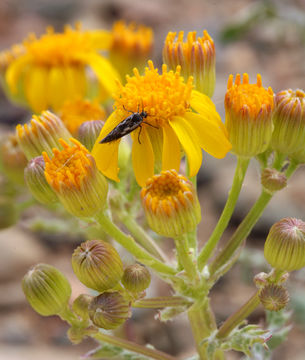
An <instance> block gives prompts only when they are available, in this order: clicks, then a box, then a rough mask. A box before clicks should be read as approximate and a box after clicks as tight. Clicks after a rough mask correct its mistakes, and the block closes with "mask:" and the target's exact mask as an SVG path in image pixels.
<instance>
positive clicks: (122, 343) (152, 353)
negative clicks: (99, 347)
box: [93, 332, 175, 360]
mask: <svg viewBox="0 0 305 360" xmlns="http://www.w3.org/2000/svg"><path fill="white" fill-rule="evenodd" d="M93 337H94V338H95V339H96V340H99V341H103V342H105V343H107V344H111V345H114V346H118V347H120V348H122V349H126V350H129V351H133V352H135V353H136V354H141V355H144V356H147V357H149V358H151V359H156V360H175V358H174V357H173V356H170V355H167V354H165V353H163V352H162V351H159V350H154V349H151V348H148V347H146V346H143V345H138V344H135V343H133V342H131V341H128V340H124V339H120V338H117V337H115V336H112V335H106V334H104V333H101V332H99V333H97V334H95V335H93Z"/></svg>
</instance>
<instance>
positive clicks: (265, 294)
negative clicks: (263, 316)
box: [259, 284, 289, 311]
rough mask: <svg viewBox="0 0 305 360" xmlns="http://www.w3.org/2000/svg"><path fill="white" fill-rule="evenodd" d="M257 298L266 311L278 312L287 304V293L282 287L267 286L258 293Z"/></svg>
mask: <svg viewBox="0 0 305 360" xmlns="http://www.w3.org/2000/svg"><path fill="white" fill-rule="evenodd" d="M259 298H260V301H261V303H262V305H263V306H264V308H265V309H266V310H269V311H279V310H281V309H283V308H284V307H285V306H286V305H287V304H288V302H289V293H288V291H287V290H286V289H285V288H284V286H282V285H276V284H268V285H266V286H265V287H264V288H263V289H262V290H261V291H260V293H259Z"/></svg>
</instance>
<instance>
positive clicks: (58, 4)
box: [0, 0, 305, 360]
mask: <svg viewBox="0 0 305 360" xmlns="http://www.w3.org/2000/svg"><path fill="white" fill-rule="evenodd" d="M120 19H123V20H126V21H127V22H130V21H135V22H136V23H141V24H144V25H146V26H150V27H152V29H153V30H154V34H155V46H154V54H153V60H154V62H155V63H156V64H158V65H160V64H161V62H162V47H163V43H164V39H165V36H166V34H167V32H168V31H180V30H184V31H185V32H188V31H193V30H196V31H198V33H199V34H200V35H201V34H202V30H203V29H207V30H208V32H209V34H210V35H211V36H212V38H213V39H214V41H215V45H216V59H217V65H216V74H217V75H216V91H215V95H214V98H213V99H214V101H215V103H216V105H217V108H218V110H219V112H220V113H221V114H222V115H223V114H224V109H223V99H224V94H225V91H226V82H227V79H228V76H229V74H231V73H232V74H236V73H243V72H247V73H248V74H249V76H250V80H251V81H252V82H253V81H255V79H256V74H257V73H260V74H261V75H262V79H263V85H264V86H271V87H272V88H273V90H274V92H278V91H280V90H283V89H287V88H292V89H296V88H300V89H302V88H303V89H304V87H305V61H304V55H305V54H304V46H305V1H304V0H293V1H289V0H286V1H285V0H277V1H276V0H274V1H250V0H249V1H248V0H243V1H242V0H214V1H203V0H154V1H151V0H87V1H82V0H26V1H20V0H1V1H0V50H4V49H6V48H9V47H10V46H11V45H13V44H15V43H19V42H20V41H22V40H23V38H24V37H25V36H26V35H27V34H28V33H30V32H35V33H36V34H37V35H39V34H42V33H43V32H44V31H45V28H46V26H48V25H52V26H53V27H54V28H55V30H57V31H61V30H62V28H63V26H64V25H65V24H71V25H73V24H74V23H75V22H76V21H81V22H82V24H83V28H84V29H97V28H106V29H111V27H112V24H113V22H114V21H116V20H120ZM29 116H30V113H28V112H27V111H26V110H24V109H22V108H18V107H16V106H14V105H12V104H11V103H10V102H9V101H8V100H7V99H6V98H5V95H4V93H3V92H1V90H0V132H1V134H2V137H3V134H6V133H7V132H8V131H9V130H13V128H14V126H15V125H16V124H18V123H20V122H23V121H24V120H26V119H28V118H29ZM234 165H235V158H234V157H233V156H231V155H228V156H227V157H226V158H225V159H223V160H216V159H214V158H210V157H209V156H208V155H207V154H205V155H204V163H203V167H202V169H201V171H200V173H199V176H198V191H199V197H200V203H201V206H202V213H203V220H202V222H201V224H200V227H199V238H200V242H201V244H203V243H204V241H206V240H207V238H208V237H209V235H210V234H211V232H212V229H213V227H214V225H215V224H216V221H217V219H218V217H219V215H220V213H221V210H222V208H223V205H224V202H225V199H226V196H227V193H228V190H229V188H230V185H231V181H232V177H233V173H234ZM259 191H260V179H259V166H258V164H257V163H256V162H255V161H254V160H253V161H252V163H251V166H250V169H249V171H248V174H247V176H246V180H245V184H244V188H243V190H242V194H241V198H240V200H239V202H238V206H237V210H236V212H235V214H234V216H233V218H232V221H231V223H230V227H229V229H228V231H227V232H226V234H225V236H224V241H225V240H226V239H227V238H228V237H229V236H230V234H231V233H232V232H233V231H234V229H235V228H236V226H237V225H238V224H239V222H240V221H241V219H242V218H243V217H244V215H245V214H246V213H247V211H248V210H249V208H250V207H251V205H252V203H253V202H254V201H255V200H256V198H257V196H258V194H259ZM2 215H4V214H2ZM0 216H1V213H0ZM43 216H48V213H47V212H46V213H44V210H43V209H42V208H41V207H38V208H37V207H32V208H29V209H27V210H26V211H25V213H24V214H23V216H22V217H21V219H19V221H18V223H17V224H16V225H14V226H12V227H10V228H8V229H5V230H1V231H0V324H1V326H0V360H7V359H10V360H19V359H22V360H36V359H43V360H49V359H54V358H58V359H62V360H69V359H78V358H80V357H81V356H82V354H85V353H86V352H87V351H88V350H89V349H92V348H93V347H94V346H95V345H94V343H93V341H87V342H84V343H82V344H80V345H77V346H72V345H71V344H70V343H69V341H68V339H67V337H66V330H67V326H66V325H65V324H64V323H63V322H62V321H61V320H59V319H58V318H57V317H49V318H42V317H40V316H39V315H37V314H36V313H35V312H34V311H33V310H32V309H31V308H30V306H29V305H28V304H27V303H26V302H25V299H24V296H23V293H22V291H21V286H20V282H21V279H22V277H23V275H24V274H25V272H26V271H27V270H28V268H29V267H30V266H31V265H33V264H35V263H38V262H47V263H50V264H52V265H54V266H56V267H58V268H59V269H60V270H61V271H63V272H64V273H65V274H66V275H67V276H68V278H69V280H70V281H71V284H72V288H73V294H74V297H75V296H77V295H78V294H79V293H80V292H82V291H84V288H83V287H82V285H81V284H80V283H79V281H78V280H77V279H76V277H75V276H74V274H73V273H72V268H71V265H70V259H71V254H72V251H73V249H74V248H75V246H77V245H78V244H79V243H80V242H81V241H82V240H83V236H82V233H81V231H78V232H73V231H72V230H71V231H70V232H69V233H68V232H67V225H68V227H69V226H70V229H73V227H74V226H73V221H72V222H71V224H70V223H69V221H70V220H67V221H66V223H65V226H63V224H62V222H60V219H53V222H52V223H50V227H49V228H48V229H45V228H43V227H42V226H41V223H40V218H41V217H43ZM287 216H290V217H297V218H300V219H302V220H305V170H304V169H302V168H301V169H299V170H298V171H297V173H296V174H295V175H294V176H293V177H292V179H291V181H290V184H289V186H288V187H287V188H286V189H285V190H283V191H282V192H281V193H279V194H277V195H276V196H275V198H274V199H273V200H272V202H271V204H270V205H269V206H268V207H267V209H266V211H265V214H264V216H263V217H262V219H261V220H260V221H259V223H258V224H257V225H256V227H255V229H254V230H253V232H252V233H251V235H250V237H249V240H248V242H247V247H245V248H244V250H243V252H242V255H241V258H240V260H239V261H238V263H237V264H236V265H235V266H234V268H233V269H232V270H231V271H230V272H229V273H228V274H227V275H226V276H225V277H224V278H223V279H222V280H221V281H220V282H219V283H218V284H217V285H216V287H215V288H214V289H213V291H212V293H211V297H212V306H213V309H214V311H215V313H216V317H217V322H218V323H221V322H222V321H224V320H225V319H226V318H227V317H228V316H229V315H230V314H231V313H232V312H234V311H235V310H236V309H237V308H238V307H239V306H240V305H241V304H243V302H245V301H246V300H247V299H248V297H249V295H250V294H251V293H252V292H254V291H255V287H254V285H253V281H252V279H253V276H254V275H255V274H257V273H258V272H261V271H268V265H267V263H266V261H265V260H264V257H263V254H262V248H263V244H264V239H265V237H266V235H267V233H268V230H269V228H270V226H271V225H272V224H273V223H274V222H275V221H277V220H280V219H281V218H283V217H287ZM164 247H165V249H167V250H168V252H169V253H170V252H172V251H173V250H172V249H173V245H172V244H170V243H169V244H168V243H165V244H164ZM122 256H123V259H124V256H126V255H124V254H123V255H122ZM304 279H305V270H304V269H303V270H301V271H298V272H296V273H294V274H292V276H291V278H290V281H289V283H288V287H289V292H290V295H291V302H290V305H289V309H291V310H292V312H293V313H292V315H291V318H290V319H289V320H288V324H293V327H292V329H291V330H290V332H289V334H288V335H287V341H286V342H284V343H283V344H281V345H280V346H279V347H278V348H277V349H276V350H275V352H274V355H273V357H272V358H273V359H276V360H286V359H289V360H292V359H293V360H301V359H305V342H304V336H305V280H304ZM169 294H170V289H168V287H167V286H166V285H164V284H163V283H161V282H160V281H158V280H157V279H154V281H153V282H152V285H151V287H150V289H149V294H148V295H149V296H157V295H169ZM156 315H157V312H156V311H149V310H142V309H136V310H135V311H134V313H133V317H132V319H131V320H129V321H128V322H127V324H126V325H125V326H124V328H123V329H122V330H121V332H122V335H124V336H126V337H127V338H128V339H130V340H134V341H136V342H138V343H151V344H153V345H154V346H156V347H157V348H158V349H160V350H163V351H166V352H168V353H170V354H172V355H173V356H175V357H177V359H179V358H182V357H186V356H188V355H189V356H190V355H191V354H192V353H193V351H194V344H193V341H192V336H191V332H190V329H189V328H188V324H187V319H186V317H184V316H183V315H181V316H179V317H178V318H177V319H176V320H175V321H171V322H168V323H160V322H159V321H156V320H154V317H155V316H156ZM250 321H251V322H256V323H262V324H264V322H265V314H264V311H263V309H259V310H258V311H256V312H255V313H254V314H253V316H252V317H251V319H250ZM241 357H242V356H241V355H240V354H238V353H230V354H228V359H239V358H241ZM261 358H262V359H263V357H261Z"/></svg>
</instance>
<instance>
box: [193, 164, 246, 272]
mask: <svg viewBox="0 0 305 360" xmlns="http://www.w3.org/2000/svg"><path fill="white" fill-rule="evenodd" d="M249 162H250V159H247V158H241V157H239V158H238V160H237V165H236V170H235V174H234V179H233V183H232V187H231V190H230V192H229V196H228V199H227V202H226V205H225V207H224V209H223V211H222V214H221V216H220V219H219V221H218V223H217V225H216V227H215V229H214V231H213V233H212V235H211V237H210V238H209V240H208V242H207V243H206V244H205V246H204V247H203V249H202V250H201V252H200V254H199V256H198V268H199V270H200V271H201V270H202V269H203V267H204V265H205V264H206V262H207V260H208V259H209V258H210V256H211V254H212V252H213V250H214V249H215V247H216V245H217V243H218V241H219V240H220V238H221V236H222V234H223V232H224V231H225V229H226V227H227V226H228V223H229V221H230V218H231V216H232V214H233V211H234V208H235V205H236V202H237V199H238V196H239V193H240V191H241V188H242V184H243V181H244V178H245V175H246V172H247V169H248V166H249Z"/></svg>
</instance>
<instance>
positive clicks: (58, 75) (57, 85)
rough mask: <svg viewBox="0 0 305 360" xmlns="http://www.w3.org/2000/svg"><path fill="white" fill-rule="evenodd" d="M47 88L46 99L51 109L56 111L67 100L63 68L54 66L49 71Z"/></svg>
mask: <svg viewBox="0 0 305 360" xmlns="http://www.w3.org/2000/svg"><path fill="white" fill-rule="evenodd" d="M46 85H47V90H48V100H49V104H50V105H51V107H52V109H53V110H55V111H58V110H59V109H60V107H61V105H62V104H63V103H64V102H65V100H67V78H66V74H65V71H64V68H63V67H61V66H54V67H52V68H51V69H50V71H49V79H48V84H46Z"/></svg>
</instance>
